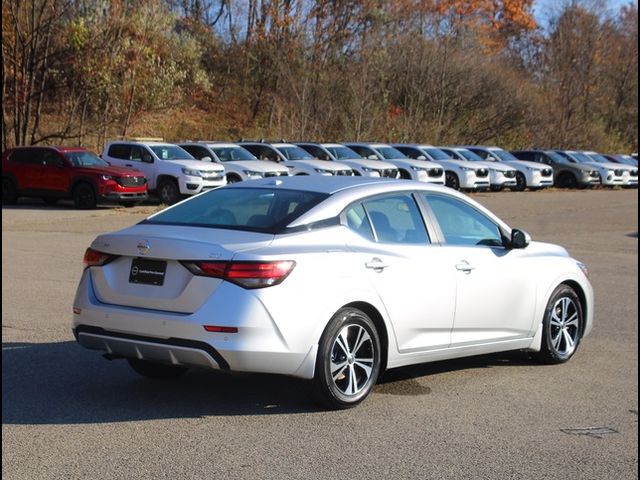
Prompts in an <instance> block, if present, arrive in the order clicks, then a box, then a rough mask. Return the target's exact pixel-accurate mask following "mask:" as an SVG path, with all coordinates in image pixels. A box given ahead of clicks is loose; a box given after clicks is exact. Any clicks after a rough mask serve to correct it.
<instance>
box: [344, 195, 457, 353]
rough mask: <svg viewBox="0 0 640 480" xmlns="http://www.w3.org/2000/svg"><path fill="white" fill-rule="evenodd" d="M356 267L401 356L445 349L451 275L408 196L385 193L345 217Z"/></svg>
mask: <svg viewBox="0 0 640 480" xmlns="http://www.w3.org/2000/svg"><path fill="white" fill-rule="evenodd" d="M345 217H346V223H347V226H348V227H349V229H350V230H351V231H352V232H353V235H352V236H351V237H352V238H351V240H350V241H349V242H348V244H349V245H350V247H351V248H352V249H353V251H354V253H355V257H356V258H357V260H356V262H357V264H356V265H354V268H356V269H363V270H364V272H365V273H364V275H365V277H366V278H367V279H368V280H369V282H370V283H371V285H372V286H373V287H374V289H375V290H376V291H377V292H378V295H379V297H380V299H381V301H382V303H383V304H384V306H385V308H386V311H387V313H388V316H389V318H390V319H391V325H392V328H393V332H394V336H395V338H396V341H397V348H398V351H399V352H400V353H413V352H420V351H427V350H434V349H442V348H447V347H448V346H449V343H450V339H451V328H452V326H453V315H454V308H455V289H456V287H455V273H456V272H455V271H454V270H452V269H450V268H447V265H446V264H445V263H444V262H443V261H442V257H441V256H440V250H441V248H440V247H439V246H438V245H432V244H431V243H430V240H429V235H428V234H427V231H426V229H425V224H424V221H423V218H422V216H421V214H420V211H419V209H418V206H417V203H416V201H415V198H414V197H413V195H412V194H411V193H396V194H391V195H383V196H378V197H374V198H371V199H369V200H365V201H364V202H361V203H357V204H354V205H352V206H351V207H350V208H348V209H347V210H346V213H345Z"/></svg>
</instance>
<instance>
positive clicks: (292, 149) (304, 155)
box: [276, 145, 315, 160]
mask: <svg viewBox="0 0 640 480" xmlns="http://www.w3.org/2000/svg"><path fill="white" fill-rule="evenodd" d="M276 148H277V149H278V151H279V152H280V153H281V154H282V155H284V156H285V157H286V159H287V160H315V157H314V156H313V155H311V154H310V153H309V152H307V151H306V150H304V149H303V148H300V147H298V146H296V145H291V146H286V147H276Z"/></svg>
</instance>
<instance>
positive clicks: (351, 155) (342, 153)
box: [324, 146, 362, 160]
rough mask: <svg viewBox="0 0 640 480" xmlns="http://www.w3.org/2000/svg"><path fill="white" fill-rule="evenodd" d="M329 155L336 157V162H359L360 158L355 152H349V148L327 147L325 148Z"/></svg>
mask: <svg viewBox="0 0 640 480" xmlns="http://www.w3.org/2000/svg"><path fill="white" fill-rule="evenodd" d="M324 148H326V149H327V150H328V151H329V153H330V154H331V155H333V156H334V157H336V159H338V160H360V159H361V158H362V157H361V156H360V155H358V154H357V153H356V152H354V151H353V150H351V149H350V148H349V147H333V146H331V147H327V146H325V147H324Z"/></svg>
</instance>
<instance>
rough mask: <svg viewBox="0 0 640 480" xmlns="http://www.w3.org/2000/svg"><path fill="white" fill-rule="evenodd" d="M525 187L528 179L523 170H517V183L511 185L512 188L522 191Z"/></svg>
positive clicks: (515, 190)
mask: <svg viewBox="0 0 640 480" xmlns="http://www.w3.org/2000/svg"><path fill="white" fill-rule="evenodd" d="M525 188H527V179H526V178H525V176H524V175H523V174H522V172H516V185H515V186H514V187H511V190H513V191H514V192H522V191H524V189H525Z"/></svg>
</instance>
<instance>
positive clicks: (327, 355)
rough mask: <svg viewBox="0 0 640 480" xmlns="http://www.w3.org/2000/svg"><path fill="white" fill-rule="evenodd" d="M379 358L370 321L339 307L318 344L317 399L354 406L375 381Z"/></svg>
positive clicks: (332, 404)
mask: <svg viewBox="0 0 640 480" xmlns="http://www.w3.org/2000/svg"><path fill="white" fill-rule="evenodd" d="M381 358H382V357H381V351H380V337H379V335H378V332H377V330H376V327H375V325H374V323H373V321H372V320H371V319H370V318H369V317H368V316H367V315H366V314H365V313H364V312H362V311H360V310H357V309H355V308H343V309H341V310H339V311H338V312H337V313H336V314H335V315H334V316H333V318H332V319H331V320H330V321H329V324H328V325H327V327H326V329H325V331H324V333H323V334H322V337H321V338H320V343H319V345H318V356H317V358H316V371H315V376H314V379H313V383H314V387H315V391H316V394H317V398H318V400H319V401H320V402H321V403H322V404H324V405H325V406H327V407H329V408H332V409H344V408H350V407H354V406H356V405H357V404H359V403H360V402H362V401H363V400H364V399H365V398H366V397H367V395H368V394H369V393H370V392H371V389H372V388H373V386H374V385H375V384H376V381H377V380H378V375H379V373H380V367H381Z"/></svg>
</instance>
